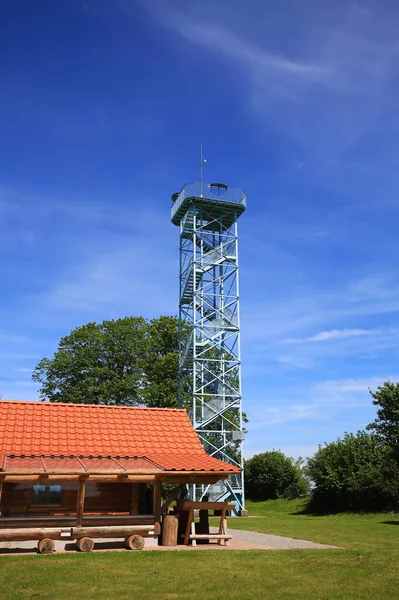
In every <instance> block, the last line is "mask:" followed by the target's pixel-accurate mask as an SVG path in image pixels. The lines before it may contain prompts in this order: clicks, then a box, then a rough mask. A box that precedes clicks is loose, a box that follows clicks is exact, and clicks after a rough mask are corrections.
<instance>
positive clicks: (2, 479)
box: [0, 477, 4, 516]
mask: <svg viewBox="0 0 399 600" xmlns="http://www.w3.org/2000/svg"><path fill="white" fill-rule="evenodd" d="M3 481H4V478H3V477H2V478H1V479H0V516H3V510H2V508H1V507H2V504H1V496H2V493H3Z"/></svg>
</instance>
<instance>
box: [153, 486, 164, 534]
mask: <svg viewBox="0 0 399 600" xmlns="http://www.w3.org/2000/svg"><path fill="white" fill-rule="evenodd" d="M161 501H162V498H161V482H160V481H155V482H154V495H153V502H152V505H153V511H154V517H155V523H158V524H159V526H160V523H161Z"/></svg>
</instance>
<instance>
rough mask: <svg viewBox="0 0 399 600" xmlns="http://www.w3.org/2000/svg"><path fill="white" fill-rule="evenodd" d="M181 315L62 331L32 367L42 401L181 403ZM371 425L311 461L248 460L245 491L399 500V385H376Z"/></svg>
mask: <svg viewBox="0 0 399 600" xmlns="http://www.w3.org/2000/svg"><path fill="white" fill-rule="evenodd" d="M178 346H179V333H178V319H177V317H171V316H161V317H159V318H157V319H152V320H150V321H148V320H146V319H144V318H143V317H126V318H123V319H117V320H108V321H103V322H102V323H99V324H98V323H94V322H92V323H87V324H86V325H83V326H81V327H78V328H76V329H74V330H73V331H72V332H71V333H70V334H69V335H67V336H65V337H63V338H62V339H61V340H60V342H59V345H58V349H57V350H56V352H55V354H54V356H53V358H51V359H49V358H43V359H42V360H41V361H40V362H39V364H38V365H37V367H36V368H35V370H34V372H33V376H32V378H33V380H34V381H36V382H37V383H38V384H39V385H40V390H39V392H40V397H41V399H42V400H43V401H50V402H72V403H83V404H119V405H126V406H140V405H142V406H150V407H161V408H165V407H169V408H175V407H176V406H177V372H178ZM370 393H371V395H372V397H373V404H374V405H375V406H376V407H377V414H376V419H375V421H374V422H373V423H370V424H369V425H368V427H367V428H366V430H365V431H358V432H357V433H356V434H353V433H345V434H344V435H343V437H341V438H338V439H337V440H336V441H334V442H331V443H328V444H323V445H321V446H319V448H318V450H317V452H316V453H315V455H314V456H313V457H311V458H309V459H308V460H307V462H306V463H305V462H304V461H303V460H301V459H300V460H298V461H294V460H293V459H291V458H289V457H286V456H285V455H284V454H283V453H282V452H280V451H278V450H273V451H270V452H265V453H262V454H258V455H256V456H254V457H253V458H251V459H249V460H248V461H246V463H245V482H246V483H245V488H246V495H247V498H249V499H251V500H254V501H259V500H269V499H275V498H298V497H301V496H307V497H308V498H309V503H308V508H309V510H314V511H317V512H332V511H343V510H356V511H359V510H363V511H367V510H391V509H395V508H398V507H399V384H398V383H392V382H389V381H387V382H385V383H384V384H383V385H381V386H379V387H378V389H377V390H376V391H375V392H373V391H371V390H370Z"/></svg>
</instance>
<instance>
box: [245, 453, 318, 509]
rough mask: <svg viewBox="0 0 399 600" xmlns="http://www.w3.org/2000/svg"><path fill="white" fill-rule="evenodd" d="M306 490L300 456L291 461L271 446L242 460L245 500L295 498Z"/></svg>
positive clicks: (306, 485) (305, 480) (307, 484)
mask: <svg viewBox="0 0 399 600" xmlns="http://www.w3.org/2000/svg"><path fill="white" fill-rule="evenodd" d="M308 490H309V482H308V480H307V478H306V476H305V475H304V473H303V471H302V461H301V460H299V461H297V462H294V461H293V459H292V458H288V457H287V456H285V455H284V454H283V453H282V452H280V451H278V450H272V451H270V452H264V453H263V454H256V455H255V456H254V457H253V458H250V459H249V460H247V461H245V494H246V496H247V498H248V499H249V500H254V501H262V500H274V499H276V498H298V497H299V496H301V495H304V494H306V493H307V492H308Z"/></svg>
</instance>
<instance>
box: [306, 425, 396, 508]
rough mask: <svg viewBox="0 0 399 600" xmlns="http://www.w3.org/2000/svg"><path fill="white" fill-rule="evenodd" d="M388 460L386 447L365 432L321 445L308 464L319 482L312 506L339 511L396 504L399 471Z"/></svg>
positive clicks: (376, 438)
mask: <svg viewBox="0 0 399 600" xmlns="http://www.w3.org/2000/svg"><path fill="white" fill-rule="evenodd" d="M386 459H387V450H386V447H385V446H384V445H382V444H381V442H380V440H379V439H378V437H377V436H375V435H370V434H368V433H366V432H365V431H358V432H357V433H356V434H352V433H346V434H345V435H344V437H343V438H342V439H340V438H338V439H337V440H336V441H335V442H332V443H330V444H325V445H324V446H319V449H318V451H317V452H316V454H315V455H314V456H313V457H312V458H310V459H309V460H308V464H307V473H308V475H309V476H310V478H311V479H312V481H313V482H314V485H315V487H314V490H313V494H312V499H311V502H310V505H309V508H310V509H311V510H315V511H318V512H339V511H345V510H353V511H358V510H363V511H367V510H381V509H388V508H392V507H394V506H395V504H396V502H397V500H398V498H399V496H398V491H399V488H398V485H397V483H396V481H397V476H398V474H399V473H398V470H397V469H395V466H394V465H393V464H392V462H391V463H389V462H387V460H386ZM395 470H396V475H395Z"/></svg>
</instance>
